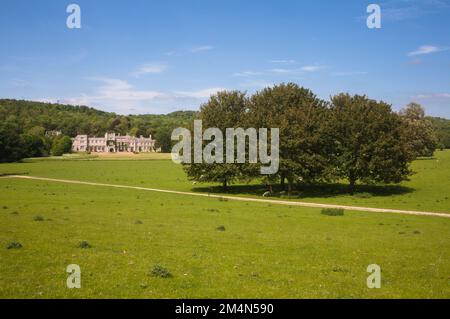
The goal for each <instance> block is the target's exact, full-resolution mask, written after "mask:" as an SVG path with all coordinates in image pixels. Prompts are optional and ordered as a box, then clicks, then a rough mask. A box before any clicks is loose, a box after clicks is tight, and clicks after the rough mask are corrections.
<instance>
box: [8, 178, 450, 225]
mask: <svg viewBox="0 0 450 319" xmlns="http://www.w3.org/2000/svg"><path fill="white" fill-rule="evenodd" d="M2 178H18V179H29V180H39V181H47V182H56V183H65V184H78V185H89V186H102V187H113V188H125V189H135V190H141V191H150V192H159V193H167V194H177V195H187V196H197V197H210V198H223V199H227V200H233V201H241V202H256V203H265V204H274V205H286V206H302V207H312V208H342V209H345V210H353V211H361V212H372V213H393V214H404V215H419V216H434V217H444V218H450V213H435V212H420V211H413V210H399V209H387V208H371V207H357V206H345V205H334V204H318V203H308V202H294V201H283V200H273V199H260V198H249V197H237V196H223V195H212V194H205V193H193V192H181V191H174V190H166V189H158V188H148V187H138V186H127V185H115V184H104V183H94V182H84V181H77V180H67V179H56V178H46V177H37V176H22V175H9V176H3V177H2Z"/></svg>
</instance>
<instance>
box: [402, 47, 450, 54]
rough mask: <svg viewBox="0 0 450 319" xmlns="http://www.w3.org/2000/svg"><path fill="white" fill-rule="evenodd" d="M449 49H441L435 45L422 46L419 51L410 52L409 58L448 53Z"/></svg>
mask: <svg viewBox="0 0 450 319" xmlns="http://www.w3.org/2000/svg"><path fill="white" fill-rule="evenodd" d="M446 50H448V48H441V47H437V46H433V45H422V46H421V47H419V48H418V49H417V50H415V51H412V52H409V53H408V56H415V55H423V54H430V53H436V52H441V51H446Z"/></svg>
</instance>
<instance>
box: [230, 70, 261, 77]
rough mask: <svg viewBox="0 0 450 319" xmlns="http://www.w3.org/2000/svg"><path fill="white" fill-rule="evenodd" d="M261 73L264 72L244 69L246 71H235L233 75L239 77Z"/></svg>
mask: <svg viewBox="0 0 450 319" xmlns="http://www.w3.org/2000/svg"><path fill="white" fill-rule="evenodd" d="M261 74H262V73H261V72H254V71H244V72H238V73H234V74H233V76H237V77H249V76H255V75H261Z"/></svg>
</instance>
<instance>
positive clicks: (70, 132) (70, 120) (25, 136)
mask: <svg viewBox="0 0 450 319" xmlns="http://www.w3.org/2000/svg"><path fill="white" fill-rule="evenodd" d="M195 114H196V112H194V111H178V112H173V113H170V114H167V115H152V114H149V115H128V116H124V115H117V114H115V113H110V112H103V111H99V110H96V109H94V108H90V107H87V106H72V105H62V104H52V103H42V102H34V101H23V100H11V99H0V119H1V122H0V162H14V161H18V160H20V159H22V158H27V157H42V156H49V155H62V154H63V153H67V152H70V150H71V141H70V138H72V137H75V136H76V135H78V134H86V135H89V136H103V135H104V134H105V133H106V132H115V133H118V134H122V135H125V134H130V135H134V136H140V135H144V136H149V135H152V137H153V138H155V139H156V140H157V145H156V146H157V148H161V149H162V151H163V152H170V149H171V140H170V135H171V132H172V130H173V129H174V128H176V127H178V126H186V125H187V123H188V122H189V121H190V120H192V118H194V116H195ZM49 131H60V132H61V135H60V136H51V135H50V136H46V134H45V133H46V132H49Z"/></svg>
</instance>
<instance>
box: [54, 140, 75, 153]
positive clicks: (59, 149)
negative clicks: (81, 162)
mask: <svg viewBox="0 0 450 319" xmlns="http://www.w3.org/2000/svg"><path fill="white" fill-rule="evenodd" d="M71 150H72V140H71V139H70V137H68V136H61V137H58V138H56V139H55V140H54V141H53V145H52V150H51V153H52V155H53V156H61V155H63V154H66V153H70V152H71Z"/></svg>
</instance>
